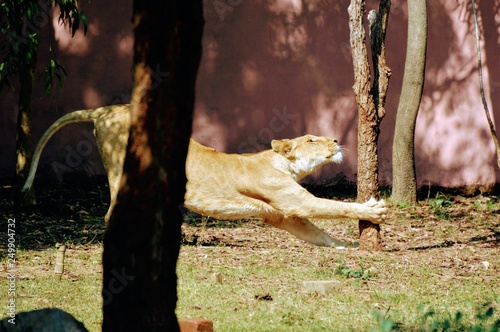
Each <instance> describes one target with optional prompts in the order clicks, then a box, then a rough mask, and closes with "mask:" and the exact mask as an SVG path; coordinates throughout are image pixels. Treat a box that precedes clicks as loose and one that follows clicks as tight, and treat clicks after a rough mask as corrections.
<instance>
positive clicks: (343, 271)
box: [335, 265, 374, 280]
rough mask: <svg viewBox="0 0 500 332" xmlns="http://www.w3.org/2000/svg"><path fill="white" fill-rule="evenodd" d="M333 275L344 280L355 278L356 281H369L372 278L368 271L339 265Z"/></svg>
mask: <svg viewBox="0 0 500 332" xmlns="http://www.w3.org/2000/svg"><path fill="white" fill-rule="evenodd" d="M335 275H341V276H344V277H346V278H356V279H363V280H365V279H369V278H371V277H373V276H374V275H373V273H372V272H371V271H370V270H365V269H363V268H361V269H351V268H349V267H347V266H345V265H339V266H338V267H337V268H336V269H335Z"/></svg>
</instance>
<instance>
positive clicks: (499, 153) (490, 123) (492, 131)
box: [471, 0, 500, 168]
mask: <svg viewBox="0 0 500 332" xmlns="http://www.w3.org/2000/svg"><path fill="white" fill-rule="evenodd" d="M471 5H472V14H473V16H474V31H475V36H476V46H477V73H478V76H479V92H480V94H481V101H482V102H483V108H484V113H485V115H486V121H488V127H489V128H490V134H491V139H492V140H493V143H494V144H495V148H496V150H497V165H498V168H500V143H499V142H498V136H497V133H496V131H495V125H494V124H493V120H492V119H491V115H490V110H489V109H488V103H487V102H486V97H485V95H484V83H483V65H482V60H481V42H480V38H479V26H478V23H477V11H476V4H475V2H474V0H471Z"/></svg>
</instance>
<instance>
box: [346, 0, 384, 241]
mask: <svg viewBox="0 0 500 332" xmlns="http://www.w3.org/2000/svg"><path fill="white" fill-rule="evenodd" d="M389 10H390V1H388V0H382V1H381V2H380V9H379V13H377V12H375V11H371V12H370V16H369V19H370V37H371V41H372V42H371V44H372V45H371V46H372V48H371V49H372V57H373V61H374V73H375V80H374V84H373V87H372V86H370V65H369V62H368V55H367V50H366V45H365V38H366V32H365V28H364V26H363V22H364V19H363V16H364V15H365V1H361V0H352V1H351V4H350V5H349V9H348V11H349V29H350V41H351V51H352V58H353V66H354V85H353V91H354V94H355V96H356V103H357V106H358V115H359V120H358V201H367V200H368V199H370V197H378V190H379V188H378V165H379V161H378V151H377V142H378V137H379V132H380V129H379V126H380V122H381V121H382V118H383V117H384V115H385V109H384V105H385V96H386V92H387V87H388V82H389V77H390V75H391V71H390V69H389V68H388V67H387V64H386V61H385V46H384V38H385V31H386V29H387V22H388V14H389ZM359 240H360V249H363V250H380V249H381V246H380V241H381V238H380V226H379V225H377V224H373V223H371V222H369V221H367V220H360V221H359Z"/></svg>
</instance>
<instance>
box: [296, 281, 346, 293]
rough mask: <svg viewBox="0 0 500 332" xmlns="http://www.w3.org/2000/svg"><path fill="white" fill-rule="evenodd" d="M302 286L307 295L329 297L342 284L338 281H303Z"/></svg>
mask: <svg viewBox="0 0 500 332" xmlns="http://www.w3.org/2000/svg"><path fill="white" fill-rule="evenodd" d="M302 286H303V289H304V291H305V292H306V293H318V294H320V295H327V294H329V293H331V292H333V291H335V290H336V289H337V288H338V287H340V282H339V281H336V280H312V281H303V282H302Z"/></svg>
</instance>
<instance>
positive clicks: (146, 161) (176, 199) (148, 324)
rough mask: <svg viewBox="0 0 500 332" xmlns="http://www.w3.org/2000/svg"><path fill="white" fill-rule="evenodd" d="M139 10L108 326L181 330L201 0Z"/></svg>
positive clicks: (109, 252) (107, 242)
mask: <svg viewBox="0 0 500 332" xmlns="http://www.w3.org/2000/svg"><path fill="white" fill-rule="evenodd" d="M133 7H134V8H133V23H134V33H135V46H134V48H135V50H134V51H135V57H134V90H133V93H132V108H131V128H130V137H129V143H128V148H127V156H126V158H125V163H124V168H123V170H124V172H123V178H122V182H121V186H120V191H119V194H118V199H117V204H116V206H115V209H114V211H113V213H112V216H111V219H110V221H109V224H108V228H107V230H106V234H105V238H104V255H103V264H104V284H103V292H102V295H103V300H104V307H103V312H104V321H103V331H177V330H179V326H178V323H177V319H176V316H175V306H176V301H177V291H176V289H177V288H176V284H177V277H176V273H175V268H176V262H177V257H178V254H179V246H180V225H181V222H182V212H181V207H182V205H183V201H184V193H185V186H186V176H185V160H186V155H187V149H188V144H189V138H190V134H191V123H192V112H193V106H194V95H195V93H194V87H195V81H196V74H197V70H198V65H199V61H200V58H201V37H202V31H203V22H204V21H203V10H202V2H201V1H198V0H189V1H188V0H169V1H165V0H154V1H140V0H135V1H134V4H133Z"/></svg>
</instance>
